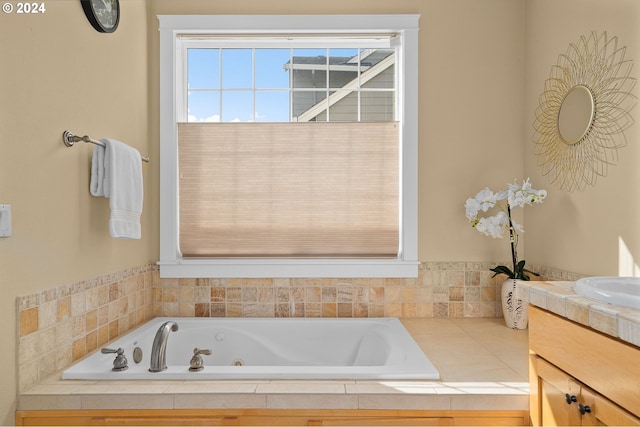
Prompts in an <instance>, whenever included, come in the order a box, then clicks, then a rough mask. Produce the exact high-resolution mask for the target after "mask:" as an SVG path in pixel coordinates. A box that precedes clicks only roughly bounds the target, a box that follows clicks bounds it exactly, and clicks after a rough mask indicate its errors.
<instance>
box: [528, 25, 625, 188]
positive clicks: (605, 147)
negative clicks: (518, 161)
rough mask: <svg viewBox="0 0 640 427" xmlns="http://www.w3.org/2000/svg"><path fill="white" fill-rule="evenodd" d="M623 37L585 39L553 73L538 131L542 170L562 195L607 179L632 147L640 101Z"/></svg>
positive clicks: (541, 102) (537, 151)
mask: <svg viewBox="0 0 640 427" xmlns="http://www.w3.org/2000/svg"><path fill="white" fill-rule="evenodd" d="M625 51H626V47H624V46H623V47H618V38H617V37H608V36H607V32H606V31H605V32H603V33H601V34H598V33H596V32H595V31H593V32H591V34H590V35H589V36H581V37H580V39H579V40H578V41H577V42H576V43H571V44H570V45H569V48H568V49H567V51H566V52H565V53H563V54H560V56H559V57H558V63H557V65H554V66H552V67H551V73H550V75H549V78H548V79H547V80H546V81H545V85H544V91H543V92H542V94H541V95H540V97H539V105H538V107H537V109H536V116H535V121H534V123H533V127H534V129H535V134H534V137H533V142H534V143H535V144H536V146H535V154H536V155H537V156H538V165H539V166H541V167H542V173H543V174H544V175H548V177H549V179H550V180H551V182H552V183H555V184H556V185H557V186H558V187H559V188H560V189H561V190H566V191H574V190H583V189H584V188H585V186H586V185H587V184H588V185H594V184H595V183H596V179H597V177H598V176H603V177H604V176H606V174H607V167H608V166H609V165H613V164H615V163H616V162H617V160H618V149H619V148H621V147H624V146H625V145H626V143H627V140H626V137H625V135H624V131H625V130H626V129H627V128H629V126H631V125H632V124H633V122H634V121H633V117H632V116H631V114H630V112H631V110H632V109H633V107H634V106H635V102H636V97H635V96H634V95H633V94H632V93H631V92H632V90H633V87H634V86H635V83H636V79H635V78H633V77H631V70H632V68H633V63H632V61H631V60H628V59H625V57H624V55H625Z"/></svg>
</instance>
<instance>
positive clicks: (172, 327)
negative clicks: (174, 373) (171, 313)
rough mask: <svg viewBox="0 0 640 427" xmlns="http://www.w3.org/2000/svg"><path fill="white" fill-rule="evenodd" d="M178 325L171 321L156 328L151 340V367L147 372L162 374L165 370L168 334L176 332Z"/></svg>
mask: <svg viewBox="0 0 640 427" xmlns="http://www.w3.org/2000/svg"><path fill="white" fill-rule="evenodd" d="M177 330H178V324H177V323H176V322H174V321H173V320H169V321H168V322H164V323H163V324H162V325H160V328H158V332H156V337H155V338H154V339H153V345H152V346H151V366H150V367H149V372H162V371H164V370H165V369H167V359H166V358H167V341H168V340H169V332H171V331H173V332H175V331H177Z"/></svg>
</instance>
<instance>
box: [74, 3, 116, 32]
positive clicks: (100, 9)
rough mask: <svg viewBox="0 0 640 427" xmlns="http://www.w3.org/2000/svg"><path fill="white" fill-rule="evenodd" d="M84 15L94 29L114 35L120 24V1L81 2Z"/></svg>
mask: <svg viewBox="0 0 640 427" xmlns="http://www.w3.org/2000/svg"><path fill="white" fill-rule="evenodd" d="M80 2H81V3H82V9H83V10H84V14H85V15H87V19H89V22H91V25H92V26H93V28H95V29H96V30H97V31H99V32H101V33H113V32H114V31H115V30H116V28H118V23H119V22H120V2H119V1H118V0H80Z"/></svg>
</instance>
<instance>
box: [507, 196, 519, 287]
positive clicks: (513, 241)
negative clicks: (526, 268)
mask: <svg viewBox="0 0 640 427" xmlns="http://www.w3.org/2000/svg"><path fill="white" fill-rule="evenodd" d="M507 215H508V216H509V239H510V240H511V261H513V270H512V271H513V278H514V279H519V278H520V277H518V272H517V271H516V264H518V255H517V254H516V239H517V235H516V234H515V231H514V230H513V224H512V223H511V206H509V203H507Z"/></svg>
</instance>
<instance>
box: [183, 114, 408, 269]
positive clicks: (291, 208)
mask: <svg viewBox="0 0 640 427" xmlns="http://www.w3.org/2000/svg"><path fill="white" fill-rule="evenodd" d="M398 127H399V125H398V123H397V122H358V123H354V122H349V123H345V122H324V123H321V122H308V123H179V124H178V157H179V162H178V166H179V174H178V175H179V182H178V185H179V249H180V252H181V254H182V256H183V257H212V258H215V257H389V258H397V257H398V251H399V245H400V242H399V230H400V225H399V204H400V197H399V188H400V184H399V174H400V171H399V146H400V143H399V134H400V132H399V129H398Z"/></svg>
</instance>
